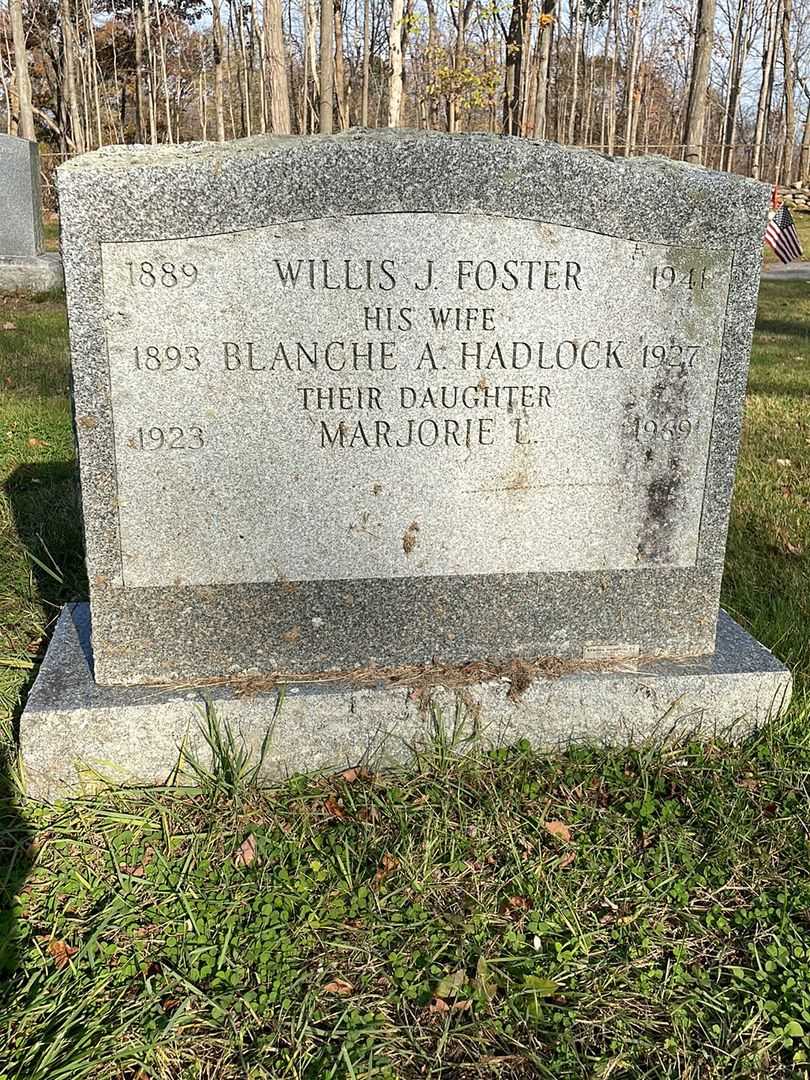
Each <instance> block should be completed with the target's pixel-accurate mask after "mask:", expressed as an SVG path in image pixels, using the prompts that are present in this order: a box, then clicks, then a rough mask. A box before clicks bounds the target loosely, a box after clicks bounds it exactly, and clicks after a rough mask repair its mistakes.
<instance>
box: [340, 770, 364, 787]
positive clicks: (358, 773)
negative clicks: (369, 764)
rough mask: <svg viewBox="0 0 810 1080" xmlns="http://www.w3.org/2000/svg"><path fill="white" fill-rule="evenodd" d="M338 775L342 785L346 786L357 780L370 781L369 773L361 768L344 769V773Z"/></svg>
mask: <svg viewBox="0 0 810 1080" xmlns="http://www.w3.org/2000/svg"><path fill="white" fill-rule="evenodd" d="M339 775H340V779H341V780H343V781H344V783H346V784H354V783H356V782H357V781H358V780H370V779H371V773H370V772H369V771H368V769H362V768H359V767H358V768H356V769H346V770H345V771H344V772H342V773H340V774H339Z"/></svg>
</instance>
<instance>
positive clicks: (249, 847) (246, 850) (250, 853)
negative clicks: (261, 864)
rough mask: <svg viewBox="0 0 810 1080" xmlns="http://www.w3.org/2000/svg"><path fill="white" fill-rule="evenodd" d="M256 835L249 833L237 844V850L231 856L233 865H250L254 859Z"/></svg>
mask: <svg viewBox="0 0 810 1080" xmlns="http://www.w3.org/2000/svg"><path fill="white" fill-rule="evenodd" d="M256 853H257V846H256V837H255V836H254V835H253V833H250V835H249V836H248V837H246V838H245V839H244V840H243V841H242V843H241V844H240V845H239V850H238V851H237V852H236V854H235V855H234V857H233V864H234V866H251V865H252V864H253V863H254V862H255V861H256Z"/></svg>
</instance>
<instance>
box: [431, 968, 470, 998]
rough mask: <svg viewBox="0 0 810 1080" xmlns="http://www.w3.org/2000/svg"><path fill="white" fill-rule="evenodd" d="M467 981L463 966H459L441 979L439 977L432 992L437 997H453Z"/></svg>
mask: <svg viewBox="0 0 810 1080" xmlns="http://www.w3.org/2000/svg"><path fill="white" fill-rule="evenodd" d="M468 982H469V980H468V978H467V972H466V971H465V970H464V968H459V969H458V970H457V971H451V972H450V974H449V975H445V976H444V978H443V979H440V980H439V983H438V985H437V987H436V989H435V990H434V991H433V994H434V996H435V997H437V998H449V997H455V996H456V995H457V994H458V992H459V990H461V988H462V987H464V986H466V985H467V983H468Z"/></svg>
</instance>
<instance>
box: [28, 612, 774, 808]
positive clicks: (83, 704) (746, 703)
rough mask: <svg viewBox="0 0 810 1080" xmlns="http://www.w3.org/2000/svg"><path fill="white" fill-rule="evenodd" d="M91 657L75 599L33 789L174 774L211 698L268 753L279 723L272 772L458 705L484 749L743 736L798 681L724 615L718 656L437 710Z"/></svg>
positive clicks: (412, 729) (405, 700)
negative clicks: (172, 673) (129, 677)
mask: <svg viewBox="0 0 810 1080" xmlns="http://www.w3.org/2000/svg"><path fill="white" fill-rule="evenodd" d="M91 655H92V654H91V650H90V616H89V606H88V605H87V604H71V605H68V606H67V607H65V609H64V610H63V611H62V614H61V616H60V619H59V623H58V625H57V628H56V632H55V634H54V638H53V641H52V642H51V645H50V647H49V649H48V653H47V655H46V657H45V660H44V662H43V665H42V668H41V670H40V673H39V677H38V678H37V681H36V683H35V684H34V687H33V689H32V691H31V694H30V697H29V699H28V705H27V707H26V709H25V712H24V713H23V716H22V720H21V728H20V739H21V746H22V757H23V763H24V767H25V772H26V782H27V789H28V792H29V794H30V795H32V796H34V797H37V798H43V799H52V798H56V797H60V796H64V795H68V794H78V793H81V792H87V791H89V790H92V788H93V787H94V786H95V785H97V784H98V783H99V782H100V781H101V780H105V781H112V782H116V783H126V784H132V783H135V784H156V783H162V782H164V781H166V780H167V779H168V778H169V777H170V776H172V775H173V774H175V770H177V769H178V761H179V762H180V767H179V770H178V773H177V774H178V775H180V776H182V774H183V760H184V758H185V759H186V760H187V758H188V756H189V755H194V756H199V758H200V759H201V760H202V761H205V759H206V753H205V751H206V743H205V740H204V738H203V736H202V733H201V726H202V723H203V720H204V711H205V706H206V700H208V701H210V702H211V704H212V706H213V708H214V709H215V711H216V713H217V715H218V716H219V717H220V718H221V719H222V720H227V721H228V723H229V724H230V726H231V730H232V731H234V732H235V733H236V734H237V735H238V737H240V738H241V739H242V740H244V743H245V745H246V746H247V747H248V748H249V749H251V750H252V751H254V752H255V753H256V754H258V753H259V750H260V747H261V746H262V743H263V741H264V739H265V736H266V735H267V732H268V731H270V737H269V738H268V740H267V744H266V753H265V757H264V768H265V772H266V774H267V775H268V777H272V776H283V775H284V774H286V773H291V772H298V771H306V772H311V771H330V770H340V769H344V768H346V767H348V766H351V765H356V764H358V763H359V762H361V761H364V760H367V761H371V762H372V763H373V764H375V765H377V766H379V765H380V764H384V763H390V762H395V761H405V760H407V758H408V757H409V756H410V755H411V753H412V751H413V748H414V747H415V746H418V745H420V744H424V743H425V742H426V740H428V739H429V738H430V735H431V732H432V731H433V730H435V723H436V717H437V716H440V717H443V719H444V723H445V724H446V725H447V726H448V727H451V726H452V725H453V721H454V715H455V707H456V704H457V702H458V701H459V700H460V701H461V702H462V704H463V705H464V706H466V707H465V709H464V710H463V715H464V725H465V726H466V729H467V733H468V734H471V733H472V731H473V730H475V731H476V732H477V733H478V734H479V736H480V738H481V739H482V740H483V741H484V743H485V744H487V745H503V744H508V743H511V742H515V741H516V740H518V739H521V738H526V739H528V740H529V741H530V742H531V743H532V744H534V745H536V746H538V747H542V748H549V749H551V748H555V747H560V746H564V745H565V744H567V743H569V742H571V741H580V742H582V741H588V742H594V741H598V742H606V743H614V744H617V743H625V744H626V743H631V742H637V741H638V740H641V739H644V738H649V737H652V738H656V739H663V738H667V737H670V736H675V735H684V734H688V733H696V734H699V735H702V736H707V737H710V738H711V737H713V736H715V735H722V736H724V737H731V738H739V737H741V736H743V735H745V734H747V733H748V732H749V731H751V730H752V729H754V728H755V727H757V726H759V725H761V724H762V723H764V722H765V721H766V720H767V719H768V717H770V716H773V715H776V714H778V713H780V712H782V711H783V710H784V709H785V708H786V706H787V704H788V702H789V700H790V695H791V686H792V681H791V675H790V672H789V671H788V670H787V669H786V668H785V667H784V666H783V665H782V664H781V663H780V662H779V661H778V660H777V659H776V658H775V657H774V656H773V654H772V653H771V652H770V651H769V650H768V649H766V648H765V647H764V646H763V645H761V644H760V643H759V642H758V641H756V640H755V639H754V638H752V637H751V636H750V635H749V634H748V633H746V632H745V631H744V630H743V629H742V628H741V627H740V626H738V625H737V624H736V623H735V622H734V621H733V620H732V619H731V618H730V617H729V616H728V615H726V614H725V612H722V611H721V612H720V617H719V621H718V627H717V643H716V651H715V653H714V655H713V656H709V657H693V658H690V659H688V660H681V661H672V660H666V661H665V660H657V661H654V662H652V663H650V664H645V665H644V666H643V669H642V668H640V667H638V666H636V667H633V662H629V663H628V662H622V663H621V665H620V666H618V665H617V668H616V669H614V670H610V671H599V672H594V671H588V672H580V673H576V674H569V675H563V676H562V677H560V678H557V679H547V678H543V679H537V680H536V681H535V682H533V683H532V684H531V686H529V688H528V689H527V690H526V691H525V692H524V693H523V694H522V695H521V696H520V698H519V700H517V701H511V700H510V699H509V697H508V696H507V695H508V692H509V688H510V687H509V683H508V681H506V680H499V681H494V682H488V683H478V684H475V685H472V686H466V687H464V689H463V690H451V689H449V688H442V687H437V688H433V689H432V690H431V695H430V702H431V703H432V704H433V705H435V706H437V708H434V709H431V708H429V707H428V702H427V700H426V696H425V694H415V693H414V692H413V691H412V690H409V689H407V688H403V687H391V686H387V685H384V686H383V685H381V686H376V687H363V688H357V687H354V688H353V687H351V686H347V685H345V684H343V685H339V686H338V685H328V684H302V685H298V686H288V687H287V688H286V690H285V691H284V695H283V699H282V700H281V702H279V693H278V692H277V691H272V692H269V693H262V694H256V695H254V696H250V697H248V696H242V697H239V696H237V695H236V694H235V693H234V692H233V691H232V690H230V689H228V688H225V687H218V688H215V689H210V690H201V689H189V688H185V689H171V690H166V689H161V688H156V687H149V686H139V687H120V688H115V687H102V686H98V685H97V684H96V683H95V681H94V679H93V675H92V668H91V659H90V658H91Z"/></svg>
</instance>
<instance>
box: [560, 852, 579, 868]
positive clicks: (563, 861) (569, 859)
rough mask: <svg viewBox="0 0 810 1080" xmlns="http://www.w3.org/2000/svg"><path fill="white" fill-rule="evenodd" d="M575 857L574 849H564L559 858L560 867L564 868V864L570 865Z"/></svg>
mask: <svg viewBox="0 0 810 1080" xmlns="http://www.w3.org/2000/svg"><path fill="white" fill-rule="evenodd" d="M576 857H577V853H576V852H575V851H566V853H565V855H563V857H562V858H561V859H560V863H559V865H560V869H561V870H564V869H565V867H566V866H570V865H571V863H572V862H573V861H574V859H576Z"/></svg>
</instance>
